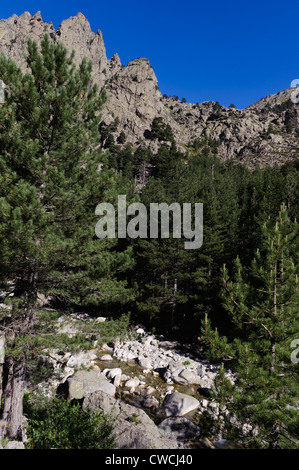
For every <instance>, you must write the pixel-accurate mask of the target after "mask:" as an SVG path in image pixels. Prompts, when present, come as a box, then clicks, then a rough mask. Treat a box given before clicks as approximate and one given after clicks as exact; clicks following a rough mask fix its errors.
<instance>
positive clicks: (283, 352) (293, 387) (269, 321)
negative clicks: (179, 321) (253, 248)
mask: <svg viewBox="0 0 299 470" xmlns="http://www.w3.org/2000/svg"><path fill="white" fill-rule="evenodd" d="M296 237H297V238H296ZM298 287H299V283H298V223H297V222H296V221H295V222H293V223H292V222H291V221H290V219H289V217H288V214H287V210H286V207H285V206H284V205H283V206H282V207H281V210H280V213H279V216H278V218H277V221H276V224H275V226H274V227H273V225H272V224H270V223H265V224H264V244H263V246H261V247H260V249H259V250H258V251H257V252H256V254H255V257H254V259H253V262H252V268H251V272H250V273H248V272H246V270H244V269H243V268H242V266H241V263H240V260H239V259H237V260H236V276H235V280H230V279H229V277H228V272H227V269H226V268H224V271H223V289H224V290H223V300H224V305H225V308H226V310H227V311H228V313H229V315H230V318H231V320H232V324H231V325H232V332H231V335H230V338H229V339H228V338H227V337H221V336H220V335H219V333H218V331H217V329H213V328H212V327H211V323H210V321H209V319H208V318H207V317H206V319H205V322H204V323H203V328H202V333H203V335H204V337H205V340H206V342H207V344H208V345H209V347H210V356H211V357H213V359H218V360H222V361H224V362H225V361H227V362H228V363H230V364H231V367H233V368H234V370H235V372H236V383H235V385H234V386H232V384H231V383H230V382H228V381H227V380H226V379H225V375H224V370H223V369H222V372H221V374H220V377H219V380H218V381H217V386H216V389H215V396H216V399H217V400H218V401H219V402H221V403H222V404H225V405H226V406H227V407H228V409H229V410H230V411H231V412H232V413H234V414H235V415H236V417H237V420H239V423H240V426H237V427H235V428H234V431H235V432H237V434H238V435H239V437H242V439H244V440H246V441H247V442H248V444H249V445H250V446H251V447H265V446H266V447H267V446H268V447H270V448H279V447H285V448H289V447H297V446H298V424H299V423H298V397H299V389H298V365H297V364H294V363H293V362H292V358H291V353H292V349H291V343H292V341H293V340H294V339H296V338H298V334H299V331H298V319H299V317H298V300H299V298H298V294H299V288H298ZM244 424H248V425H249V426H250V427H247V433H245V434H247V435H246V436H245V435H244V427H243V426H242V425H244ZM245 438H246V439H245Z"/></svg>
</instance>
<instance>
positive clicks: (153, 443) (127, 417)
mask: <svg viewBox="0 0 299 470" xmlns="http://www.w3.org/2000/svg"><path fill="white" fill-rule="evenodd" d="M83 408H88V409H90V410H91V411H97V410H99V409H100V410H102V411H103V413H105V414H108V415H110V417H111V418H112V419H114V420H115V423H114V434H115V435H116V440H115V445H116V448H117V449H177V448H179V444H178V442H177V441H176V440H175V439H171V438H170V439H168V438H165V437H163V433H162V432H160V431H159V428H158V427H157V426H156V425H155V423H154V422H153V421H152V420H151V419H150V418H149V417H148V415H147V414H146V413H145V412H144V411H143V410H140V409H137V408H135V407H134V406H131V405H128V404H126V403H123V402H121V401H120V400H115V399H114V398H112V397H111V396H109V395H107V394H105V393H103V392H95V393H93V394H90V395H88V396H87V397H86V398H85V399H84V401H83Z"/></svg>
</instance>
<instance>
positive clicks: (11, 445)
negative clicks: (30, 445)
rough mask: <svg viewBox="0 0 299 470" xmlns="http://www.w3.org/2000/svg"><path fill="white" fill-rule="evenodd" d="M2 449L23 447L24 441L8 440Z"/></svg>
mask: <svg viewBox="0 0 299 470" xmlns="http://www.w3.org/2000/svg"><path fill="white" fill-rule="evenodd" d="M3 449H25V447H24V443H23V442H21V441H8V442H7V444H5V446H4V447H3Z"/></svg>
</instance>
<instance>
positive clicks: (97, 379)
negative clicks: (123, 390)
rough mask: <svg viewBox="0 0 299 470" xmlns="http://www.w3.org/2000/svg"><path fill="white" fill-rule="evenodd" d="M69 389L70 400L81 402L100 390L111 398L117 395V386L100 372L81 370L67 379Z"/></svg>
mask: <svg viewBox="0 0 299 470" xmlns="http://www.w3.org/2000/svg"><path fill="white" fill-rule="evenodd" d="M67 388H68V395H67V396H68V399H69V400H74V399H76V400H80V399H81V398H84V397H86V396H88V395H89V394H90V393H93V392H96V391H99V390H100V391H103V392H105V393H107V394H108V395H111V396H114V394H115V386H114V385H113V384H111V383H110V382H108V381H107V380H106V379H105V377H104V375H103V374H101V372H100V371H99V370H90V371H86V370H79V371H78V372H76V373H75V374H74V375H72V376H71V377H70V378H69V379H67Z"/></svg>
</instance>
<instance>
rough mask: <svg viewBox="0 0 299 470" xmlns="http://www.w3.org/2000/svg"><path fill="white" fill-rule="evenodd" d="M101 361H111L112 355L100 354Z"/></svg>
mask: <svg viewBox="0 0 299 470" xmlns="http://www.w3.org/2000/svg"><path fill="white" fill-rule="evenodd" d="M101 361H112V357H111V356H110V354H104V356H101Z"/></svg>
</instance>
